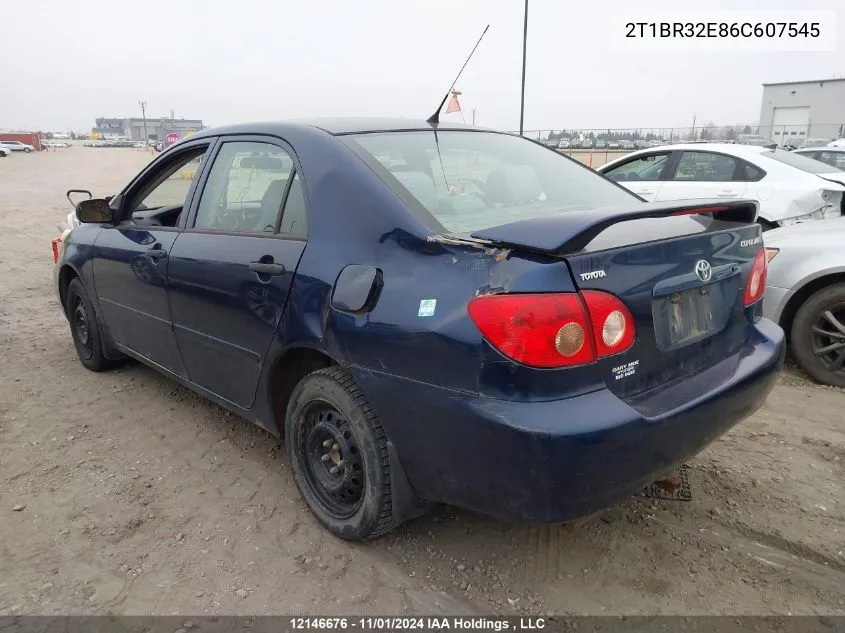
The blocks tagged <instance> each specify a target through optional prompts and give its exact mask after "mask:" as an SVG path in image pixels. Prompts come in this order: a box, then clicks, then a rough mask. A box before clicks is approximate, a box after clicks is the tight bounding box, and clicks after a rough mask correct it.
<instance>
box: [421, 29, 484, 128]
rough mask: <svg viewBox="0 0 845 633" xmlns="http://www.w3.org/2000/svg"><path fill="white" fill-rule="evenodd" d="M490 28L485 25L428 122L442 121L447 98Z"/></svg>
mask: <svg viewBox="0 0 845 633" xmlns="http://www.w3.org/2000/svg"><path fill="white" fill-rule="evenodd" d="M489 28H490V25H489V24H488V25H487V26H485V27H484V30H483V31H482V32H481V37H479V38H478V41H477V42H476V43H475V46H473V47H472V50H471V51H470V53H469V57H467V60H466V61H465V62H464V65H463V66H461V69H460V70H459V71H458V76H457V77H455V81H453V82H452V85H451V86H449V89H448V90H447V91H446V94H445V95H444V96H443V101H441V102H440V105H439V106H437V110H435V112H434V114H432V115H431V116H430V117H428V118H427V119H426V123H432V124H435V125H436V124H437V123H440V111H441V110H442V109H443V104H444V103H446V99H448V98H449V93H450V92H452V88H454V87H455V84H456V83H458V79H460V77H461V73H462V72H464V68H466V67H467V64H468V63H469V60H470V59H471V58H472V56H473V55H474V54H475V49H476V48H478V45H479V44H481V39H482V38H483V37H484V34H485V33H487V29H489Z"/></svg>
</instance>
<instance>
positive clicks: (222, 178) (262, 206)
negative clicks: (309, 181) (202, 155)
mask: <svg viewBox="0 0 845 633" xmlns="http://www.w3.org/2000/svg"><path fill="white" fill-rule="evenodd" d="M292 175H293V160H292V159H291V157H290V155H289V154H288V153H287V152H286V151H285V150H283V149H282V148H281V147H278V146H277V145H272V144H270V143H258V142H251V141H250V142H245V141H234V142H229V143H224V144H223V145H222V147H221V148H220V152H219V153H218V154H217V158H215V159H214V165H212V167H211V172H210V173H209V175H208V180H207V182H206V183H205V187H204V188H203V192H202V197H201V198H200V203H199V207H198V209H197V217H196V219H195V220H194V228H197V229H205V230H212V231H237V232H247V233H274V232H275V230H276V225H277V222H278V219H279V213H280V212H281V208H282V199H283V198H284V195H285V190H286V189H287V184H288V179H289V178H291V176H292Z"/></svg>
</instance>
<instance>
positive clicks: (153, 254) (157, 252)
mask: <svg viewBox="0 0 845 633" xmlns="http://www.w3.org/2000/svg"><path fill="white" fill-rule="evenodd" d="M147 255H148V256H149V258H150V259H164V258H165V257H167V251H166V250H164V249H163V248H162V247H161V244H156V245H155V246H153V247H152V248H150V249H147Z"/></svg>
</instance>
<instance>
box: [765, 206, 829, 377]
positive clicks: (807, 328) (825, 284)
mask: <svg viewBox="0 0 845 633" xmlns="http://www.w3.org/2000/svg"><path fill="white" fill-rule="evenodd" d="M764 241H765V244H766V256H767V259H768V261H769V269H768V276H767V282H766V294H765V295H764V297H763V312H764V314H765V315H766V316H767V317H768V318H770V319H772V320H773V321H775V322H776V323H778V324H780V326H781V327H782V328H783V329H784V331H785V332H786V335H787V337H788V339H789V345H790V350H791V351H792V355H793V357H794V358H795V360H796V361H797V362H798V364H799V365H801V367H802V368H803V369H804V370H805V371H806V372H807V373H808V374H810V375H811V376H812V377H813V378H815V379H816V380H818V381H819V382H820V383H823V384H826V385H833V386H835V387H845V248H843V244H845V217H839V218H834V219H830V220H824V221H821V222H806V223H801V224H796V225H793V226H789V227H785V228H779V229H774V230H772V231H767V232H766V233H765V235H764Z"/></svg>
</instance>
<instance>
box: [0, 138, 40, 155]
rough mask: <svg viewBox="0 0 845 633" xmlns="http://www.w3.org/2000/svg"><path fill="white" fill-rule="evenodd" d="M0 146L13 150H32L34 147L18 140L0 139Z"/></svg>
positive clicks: (27, 151)
mask: <svg viewBox="0 0 845 633" xmlns="http://www.w3.org/2000/svg"><path fill="white" fill-rule="evenodd" d="M0 147H5V148H6V149H8V150H11V151H13V152H26V153H27V154H28V153H29V152H34V151H35V148H34V147H33V146H32V145H27V144H26V143H21V142H20V141H0Z"/></svg>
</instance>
